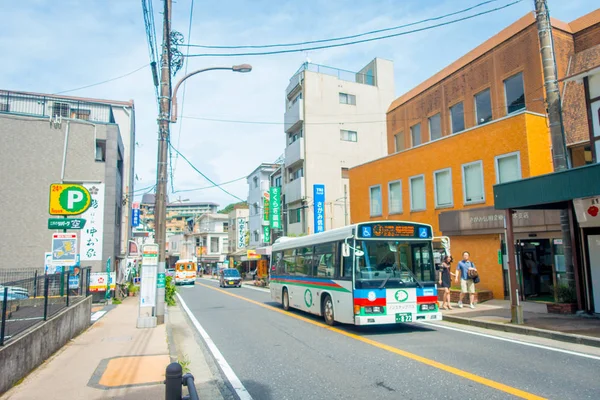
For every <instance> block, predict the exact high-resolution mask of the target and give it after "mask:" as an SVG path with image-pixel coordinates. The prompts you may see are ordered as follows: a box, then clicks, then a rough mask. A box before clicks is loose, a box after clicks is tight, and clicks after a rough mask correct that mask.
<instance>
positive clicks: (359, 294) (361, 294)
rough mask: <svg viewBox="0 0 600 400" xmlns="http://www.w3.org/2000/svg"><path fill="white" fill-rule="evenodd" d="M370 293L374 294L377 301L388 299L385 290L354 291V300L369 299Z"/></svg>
mask: <svg viewBox="0 0 600 400" xmlns="http://www.w3.org/2000/svg"><path fill="white" fill-rule="evenodd" d="M370 292H374V293H375V296H376V298H377V299H380V298H385V297H386V295H385V289H354V298H355V299H367V298H369V293H370Z"/></svg>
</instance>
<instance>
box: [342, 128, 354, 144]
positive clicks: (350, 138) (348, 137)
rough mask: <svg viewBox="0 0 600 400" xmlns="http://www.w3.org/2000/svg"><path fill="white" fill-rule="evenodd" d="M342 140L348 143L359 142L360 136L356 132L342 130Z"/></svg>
mask: <svg viewBox="0 0 600 400" xmlns="http://www.w3.org/2000/svg"><path fill="white" fill-rule="evenodd" d="M340 139H341V140H344V141H346V142H356V141H358V135H357V133H356V132H355V131H346V130H343V129H342V130H340Z"/></svg>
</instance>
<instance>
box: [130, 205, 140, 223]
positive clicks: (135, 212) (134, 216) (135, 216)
mask: <svg viewBox="0 0 600 400" xmlns="http://www.w3.org/2000/svg"><path fill="white" fill-rule="evenodd" d="M139 224H140V209H139V208H134V209H132V210H131V226H134V227H135V226H138V225H139Z"/></svg>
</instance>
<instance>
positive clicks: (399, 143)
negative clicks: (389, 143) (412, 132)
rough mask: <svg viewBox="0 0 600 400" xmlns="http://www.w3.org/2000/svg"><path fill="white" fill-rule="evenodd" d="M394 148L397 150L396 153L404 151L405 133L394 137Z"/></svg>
mask: <svg viewBox="0 0 600 400" xmlns="http://www.w3.org/2000/svg"><path fill="white" fill-rule="evenodd" d="M394 146H395V148H396V153H397V152H399V151H402V150H404V132H400V133H397V134H395V135H394Z"/></svg>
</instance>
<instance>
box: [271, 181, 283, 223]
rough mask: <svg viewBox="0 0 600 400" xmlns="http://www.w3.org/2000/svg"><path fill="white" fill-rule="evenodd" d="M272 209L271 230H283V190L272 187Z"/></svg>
mask: <svg viewBox="0 0 600 400" xmlns="http://www.w3.org/2000/svg"><path fill="white" fill-rule="evenodd" d="M269 200H270V207H269V208H270V209H271V228H273V229H281V228H282V224H281V188H280V187H271V189H270V193H269Z"/></svg>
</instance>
